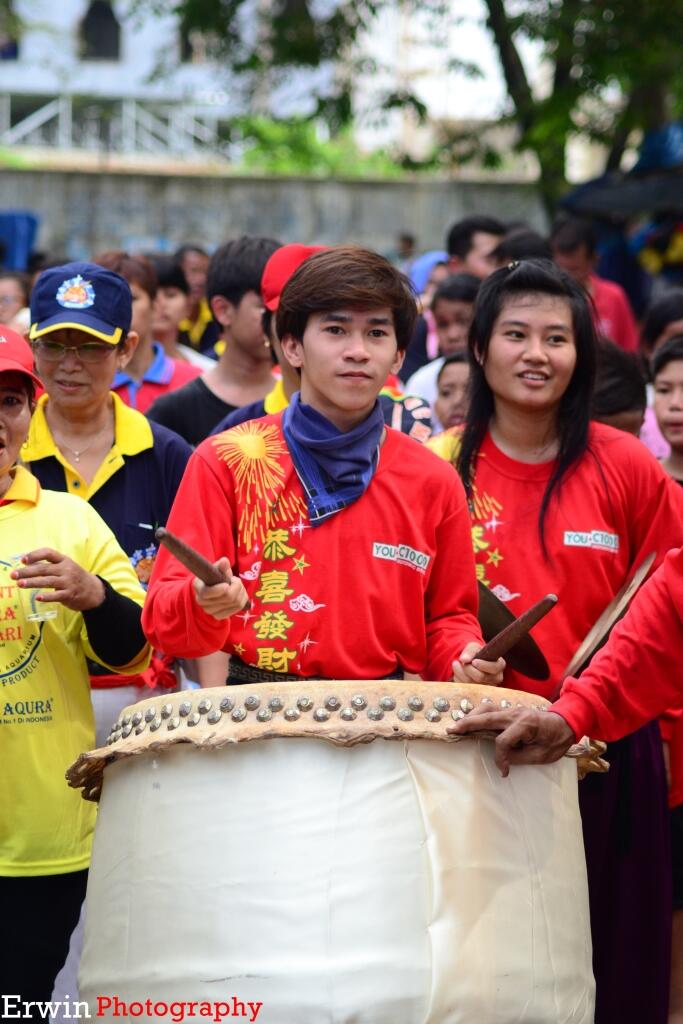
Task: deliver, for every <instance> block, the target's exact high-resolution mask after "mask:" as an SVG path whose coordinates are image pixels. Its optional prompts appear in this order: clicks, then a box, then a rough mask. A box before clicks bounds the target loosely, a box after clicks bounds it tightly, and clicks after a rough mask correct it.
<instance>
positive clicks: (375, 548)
mask: <svg viewBox="0 0 683 1024" xmlns="http://www.w3.org/2000/svg"><path fill="white" fill-rule="evenodd" d="M372 557H373V558H381V559H383V560H384V561H385V562H396V563H397V564H398V565H407V566H409V568H411V569H415V570H416V571H417V572H421V573H423V574H424V573H425V572H426V571H427V566H428V565H429V563H430V562H431V560H432V556H431V555H425V553H424V552H423V551H417V550H416V549H415V548H411V547H410V546H409V545H408V544H386V543H384V542H383V541H381V540H376V541H375V542H374V544H373V545H372Z"/></svg>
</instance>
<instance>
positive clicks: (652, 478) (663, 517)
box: [472, 423, 683, 696]
mask: <svg viewBox="0 0 683 1024" xmlns="http://www.w3.org/2000/svg"><path fill="white" fill-rule="evenodd" d="M553 465H554V464H553V463H552V462H546V463H541V464H535V465H532V464H529V463H523V462H518V461H516V460H514V459H511V458H509V457H508V456H507V455H505V454H503V452H502V451H500V449H499V448H497V447H496V445H495V444H494V443H493V441H492V440H491V437H490V435H489V434H487V436H486V438H485V440H484V442H483V445H482V448H481V451H480V454H479V459H478V461H477V465H476V472H475V479H474V483H475V493H474V502H473V506H474V511H473V524H472V527H473V528H472V536H473V541H474V550H475V558H476V561H477V573H478V575H479V578H480V579H482V580H483V581H484V582H485V583H486V584H487V586H489V587H490V588H491V589H492V590H493V592H494V593H495V594H496V595H497V596H498V597H500V598H501V600H503V601H504V602H505V603H506V605H507V607H508V608H509V609H510V611H512V612H513V613H514V614H515V615H520V614H521V613H522V612H523V611H524V610H525V609H526V608H528V607H529V606H530V605H531V604H533V603H534V602H535V601H538V600H539V599H540V598H541V597H543V596H544V595H545V594H549V593H551V594H557V596H558V598H559V603H558V605H557V606H556V607H555V608H554V609H553V611H551V612H550V614H549V615H547V616H546V617H545V618H544V619H542V620H541V622H539V623H538V625H536V626H535V627H534V629H533V631H532V635H533V637H534V639H535V640H536V641H537V643H538V644H539V646H540V648H541V650H542V651H543V653H544V655H545V657H546V658H547V660H548V663H549V665H550V669H551V672H550V678H549V679H548V680H547V681H546V682H535V681H533V680H531V679H527V678H526V677H525V676H522V675H520V674H518V673H516V672H514V671H513V670H511V669H508V670H507V671H506V673H505V685H506V686H511V687H514V688H516V689H519V690H532V691H534V692H536V693H540V694H542V695H543V696H550V694H551V693H552V691H553V690H554V688H555V686H556V684H557V682H558V681H559V679H561V677H562V673H563V670H564V669H565V668H566V666H567V664H568V662H569V660H570V658H571V657H572V655H573V654H574V653H575V651H576V650H577V648H578V646H579V644H580V643H581V641H582V640H583V638H584V637H585V635H586V634H587V633H588V631H589V629H590V628H591V627H592V626H593V624H594V623H595V622H596V620H597V619H598V617H599V616H600V614H601V613H602V612H603V611H604V609H605V608H606V606H607V605H608V604H609V602H610V601H611V600H612V598H613V597H614V595H615V594H616V593H617V591H618V590H619V589H620V588H621V587H622V585H623V584H624V582H625V581H626V579H627V578H628V576H629V575H630V573H631V571H632V570H633V569H634V568H635V567H636V566H637V565H638V564H639V563H640V562H641V561H642V560H643V559H644V558H645V556H646V555H647V554H648V553H649V552H650V551H655V552H657V555H658V561H661V559H662V558H663V557H664V555H665V554H666V552H667V551H668V550H669V548H671V547H674V546H678V545H680V544H681V543H682V542H683V500H682V496H683V494H682V490H683V489H681V488H680V487H677V486H676V484H675V483H674V482H673V481H672V480H671V478H670V477H669V476H667V474H666V473H665V472H664V470H663V469H662V468H661V466H660V465H659V463H658V462H657V460H656V459H655V458H654V457H653V456H652V455H650V453H649V452H648V451H647V449H646V448H645V446H644V445H642V444H641V443H640V441H638V440H637V438H635V437H632V436H631V435H630V434H626V433H624V432H622V431H619V430H614V429H613V428H611V427H607V426H605V425H604V424H601V423H592V424H591V427H590V446H589V450H588V451H587V452H586V454H585V455H584V456H583V457H582V458H581V459H580V460H579V462H578V464H577V465H576V466H575V468H574V469H573V470H572V471H571V472H570V473H569V475H568V476H567V477H565V480H564V483H563V484H562V487H561V490H560V492H559V495H558V494H557V492H555V495H554V497H553V499H552V501H551V503H550V507H549V509H548V512H547V514H546V520H545V540H546V547H547V551H548V558H546V557H544V555H543V552H542V550H541V543H540V538H539V531H538V515H539V509H540V506H541V500H542V498H543V493H544V491H545V487H546V484H547V482H548V480H549V478H550V476H551V473H552V469H553ZM655 564H657V563H655Z"/></svg>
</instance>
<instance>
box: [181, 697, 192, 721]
mask: <svg viewBox="0 0 683 1024" xmlns="http://www.w3.org/2000/svg"><path fill="white" fill-rule="evenodd" d="M190 711H192V705H191V704H190V702H189V700H184V701H182V703H181V704H180V706H179V707H178V714H179V715H180V717H181V718H187V716H188V715H189V713H190Z"/></svg>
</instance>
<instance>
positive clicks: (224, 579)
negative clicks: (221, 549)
mask: <svg viewBox="0 0 683 1024" xmlns="http://www.w3.org/2000/svg"><path fill="white" fill-rule="evenodd" d="M154 536H155V537H156V539H157V540H158V541H159V543H160V544H163V545H164V547H165V548H168V550H169V551H170V552H171V554H172V555H173V556H174V557H175V558H177V559H178V561H179V562H180V563H181V565H184V566H185V568H186V569H189V570H190V572H191V573H192V574H193V575H194V576H196V577H197V579H200V580H201V581H202V583H206V585H207V586H209V587H213V586H215V585H216V584H217V583H231V582H232V579H233V577H232V576H230V575H228V574H224V573H222V572H221V571H220V569H217V568H216V566H215V565H213V564H212V563H211V562H210V561H209V560H208V558H204V555H200V554H199V552H198V551H195V549H194V548H193V547H190V545H189V544H188V543H187V541H184V540H181V539H180V537H176V535H175V534H174V533H171V532H170V531H169V530H167V529H166V528H165V527H164V526H160V527H159V529H158V530H156V531H155V533H154ZM244 607H245V608H251V601H247V603H246V604H245V606H244Z"/></svg>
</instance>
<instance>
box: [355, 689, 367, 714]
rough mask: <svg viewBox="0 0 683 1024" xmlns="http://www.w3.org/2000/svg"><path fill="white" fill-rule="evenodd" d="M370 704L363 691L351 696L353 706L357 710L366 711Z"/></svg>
mask: <svg viewBox="0 0 683 1024" xmlns="http://www.w3.org/2000/svg"><path fill="white" fill-rule="evenodd" d="M367 706H368V702H367V701H366V699H365V697H364V696H363V694H362V693H356V694H354V695H353V697H352V698H351V707H353V708H355V709H356V711H364V710H365V708H366V707H367Z"/></svg>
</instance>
